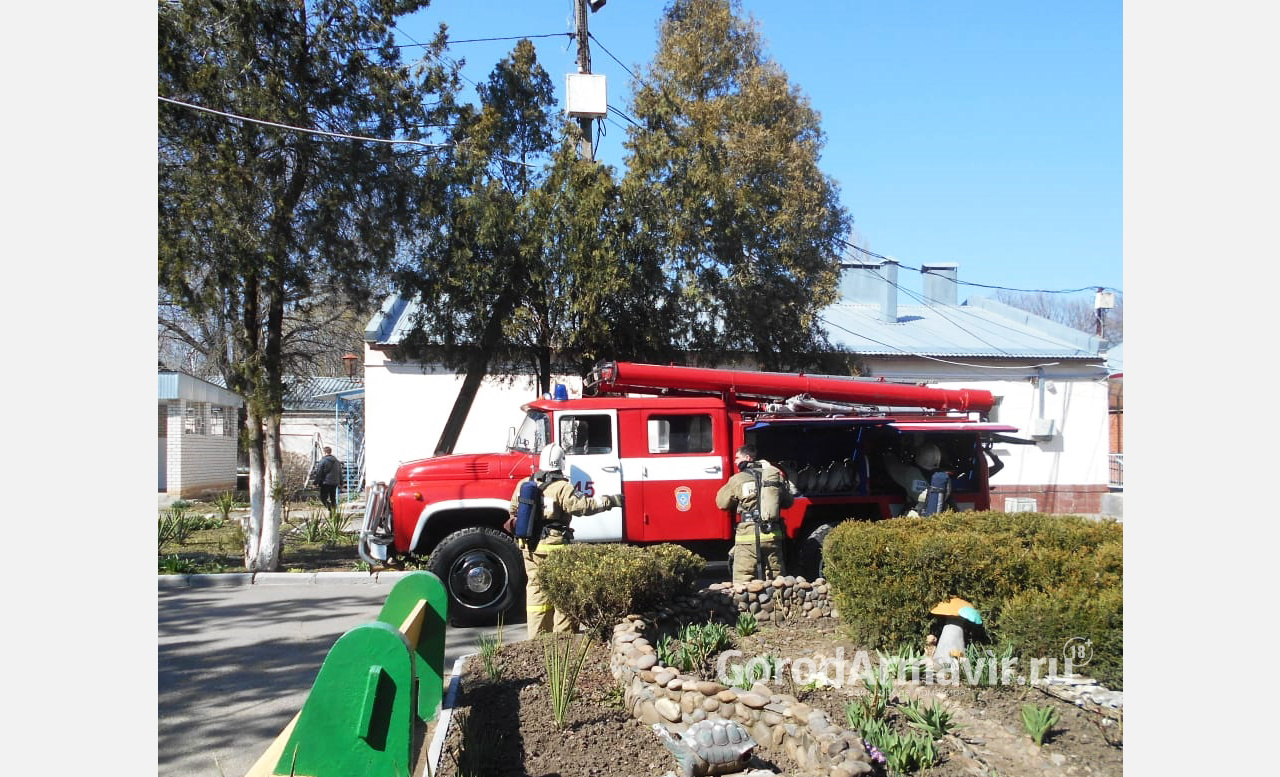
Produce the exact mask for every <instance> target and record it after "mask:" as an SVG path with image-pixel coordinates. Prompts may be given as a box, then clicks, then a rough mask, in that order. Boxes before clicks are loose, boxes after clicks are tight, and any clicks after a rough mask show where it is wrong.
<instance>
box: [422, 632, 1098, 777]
mask: <svg viewBox="0 0 1280 777" xmlns="http://www.w3.org/2000/svg"><path fill="white" fill-rule="evenodd" d="M840 648H843V649H844V654H845V656H846V657H847V658H849V659H852V657H853V656H854V655H855V654H856V653H857V651H858V647H857V646H855V645H852V644H850V643H849V642H848V641H847V640H846V639H845V638H843V637H842V636H841V634H840V632H839V627H838V622H835V621H832V620H831V619H816V620H810V621H803V622H795V623H785V624H779V625H765V626H764V627H763V628H761V629H760V631H758V632H756V633H755V634H752V635H750V636H747V637H741V636H739V637H737V638H736V649H738V650H741V651H742V653H743V654H744V655H743V657H742V658H741V659H739V660H742V661H745V660H746V659H747V658H749V657H751V656H755V655H766V654H768V655H773V656H776V657H786V658H790V659H792V660H793V661H794V660H795V659H798V658H804V657H807V658H809V659H811V660H814V661H815V662H818V661H820V660H821V659H822V658H835V657H836V656H837V654H838V651H839V649H840ZM872 655H874V653H872ZM493 666H494V672H495V674H496V678H495V677H491V676H489V675H488V673H486V670H485V662H484V661H483V657H482V656H480V655H477V656H473V657H472V658H470V659H468V660H467V663H466V667H465V670H464V672H463V677H462V678H461V690H460V693H459V695H458V698H457V700H456V702H455V709H454V718H453V725H451V727H450V730H449V732H448V735H447V737H446V739H445V746H444V755H443V757H442V759H441V761H442V762H441V764H440V768H439V770H438V771H437V772H436V774H439V775H442V776H443V777H450V776H451V775H452V776H455V777H457V776H458V775H462V774H466V773H472V774H488V775H550V774H558V775H560V776H561V777H599V776H601V775H654V777H657V776H658V775H662V774H664V773H666V772H670V771H676V770H678V766H677V764H676V761H675V758H674V757H673V756H672V755H671V753H670V752H669V751H667V749H666V748H665V747H664V746H663V745H662V744H661V742H660V741H659V740H658V738H657V736H655V735H654V733H653V731H652V730H651V728H650V726H648V725H646V724H644V723H641V722H639V721H637V720H635V719H634V718H632V717H631V715H630V714H629V713H628V711H627V710H626V709H625V706H624V705H625V701H624V694H623V691H622V689H621V687H620V686H619V685H618V683H617V681H615V680H614V678H613V676H612V675H611V674H610V671H609V651H608V649H607V648H606V646H604V645H599V644H593V645H592V646H591V649H590V652H589V653H588V656H587V661H586V664H585V666H584V668H583V673H582V676H581V677H580V679H579V682H578V694H577V697H576V699H575V701H574V703H573V705H572V706H571V707H570V709H569V713H568V717H567V725H566V727H565V728H564V729H563V730H557V729H556V727H555V721H554V717H553V714H552V706H551V697H550V693H549V690H548V688H547V684H546V682H545V677H546V669H545V667H544V661H543V646H542V644H541V641H521V642H515V643H510V644H507V645H504V646H502V648H501V649H500V650H499V651H498V653H497V655H496V657H495V659H494V664H493ZM771 689H772V690H773V692H774V693H777V694H789V695H791V696H794V697H795V698H796V699H797V700H798V701H799V702H801V703H803V704H804V705H807V706H808V707H810V708H812V709H814V710H821V711H823V712H825V713H826V715H827V717H828V718H829V719H830V721H831V722H832V724H834V725H837V726H844V725H846V724H845V707H846V706H847V705H848V704H849V702H850V701H852V700H853V699H854V698H855V697H857V696H859V695H861V694H862V693H865V691H864V690H863V689H862V688H861V687H852V686H850V685H845V686H843V687H801V686H797V685H795V684H794V683H793V682H792V681H789V680H787V679H785V678H784V679H783V680H781V681H774V682H772V683H771ZM895 695H896V696H897V697H898V698H899V699H901V700H905V699H906V698H909V697H910V698H921V699H922V700H923V701H924V703H925V704H926V705H928V704H930V703H931V702H933V701H937V702H939V703H941V704H943V705H944V706H945V708H946V709H947V710H948V711H950V712H951V713H952V716H953V720H954V724H953V728H954V729H955V733H954V734H950V735H948V736H946V737H944V738H943V739H942V740H940V741H939V743H938V750H939V754H940V756H941V758H940V761H939V763H938V764H937V765H935V766H933V767H932V768H930V769H929V770H928V772H927V773H928V774H929V775H931V777H961V775H966V776H968V775H993V776H994V775H997V774H999V775H1015V774H1017V775H1027V774H1037V775H1044V776H1045V777H1059V776H1061V777H1068V775H1072V776H1074V775H1114V776H1116V777H1118V775H1120V774H1121V773H1122V763H1123V750H1122V742H1121V731H1122V727H1121V725H1120V722H1119V720H1118V718H1119V716H1118V715H1107V714H1102V713H1099V712H1093V711H1087V710H1085V709H1082V708H1080V707H1077V706H1075V705H1072V704H1070V703H1067V702H1065V701H1062V700H1060V699H1057V698H1055V697H1052V696H1050V695H1048V694H1046V693H1045V692H1044V691H1042V690H1040V689H1038V688H1030V687H1026V686H1011V687H982V688H978V687H970V686H965V685H959V686H936V685H935V686H926V685H909V686H901V687H898V688H896V689H895ZM1026 704H1034V705H1037V706H1040V707H1052V708H1053V709H1054V710H1055V711H1056V712H1057V713H1058V718H1059V722H1058V723H1057V724H1056V725H1055V726H1054V727H1053V729H1052V730H1051V731H1050V733H1049V736H1048V737H1047V738H1046V741H1045V742H1044V744H1043V746H1041V747H1037V746H1036V745H1035V744H1034V743H1033V742H1032V740H1031V738H1030V737H1029V736H1028V734H1027V733H1026V732H1025V730H1024V729H1023V725H1022V718H1021V714H1022V708H1023V705H1026ZM890 717H891V718H892V714H891V716H890ZM897 722H898V723H899V724H900V723H901V721H897ZM465 735H469V738H464V736H465ZM755 756H756V757H755V760H754V761H753V762H752V763H751V764H750V765H749V768H754V769H768V770H770V771H774V772H777V773H781V774H793V775H794V774H800V773H803V770H804V767H802V766H801V765H800V764H798V763H796V762H795V761H794V760H793V759H792V758H790V757H789V756H788V754H787V753H786V752H785V751H784V750H783V749H781V748H771V747H768V746H763V745H762V746H760V747H757V749H756V751H755ZM469 758H475V759H477V760H475V761H469V760H468V759H469ZM455 760H461V761H462V763H463V764H464V767H466V768H464V769H462V770H461V771H460V770H459V769H458V768H457V765H456V763H455ZM821 773H823V774H825V773H826V772H825V771H823V772H821Z"/></svg>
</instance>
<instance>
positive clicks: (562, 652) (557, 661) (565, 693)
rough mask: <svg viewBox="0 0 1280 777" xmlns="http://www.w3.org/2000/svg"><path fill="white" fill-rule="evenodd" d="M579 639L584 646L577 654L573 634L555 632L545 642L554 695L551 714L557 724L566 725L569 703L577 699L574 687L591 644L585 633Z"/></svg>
mask: <svg viewBox="0 0 1280 777" xmlns="http://www.w3.org/2000/svg"><path fill="white" fill-rule="evenodd" d="M578 641H579V643H580V644H581V645H582V650H581V651H580V652H579V653H578V654H577V655H576V656H574V655H573V653H572V647H573V639H572V638H568V639H560V638H559V637H557V636H551V637H547V638H546V641H545V642H544V643H543V645H542V655H543V660H544V662H545V664H546V668H547V687H548V689H549V690H550V695H551V714H552V716H553V717H554V718H555V722H556V728H564V726H565V721H566V720H567V719H568V715H569V705H570V704H572V703H573V695H574V691H575V689H576V688H577V686H578V675H579V673H580V672H581V671H582V664H583V663H584V662H585V661H586V660H587V651H588V650H589V649H590V647H591V643H590V642H589V641H588V640H587V638H586V637H585V636H584V637H583V638H582V639H580V640H578ZM562 645H563V648H562V647H561V646H562Z"/></svg>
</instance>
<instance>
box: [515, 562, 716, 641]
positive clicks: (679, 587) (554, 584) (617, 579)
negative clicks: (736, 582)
mask: <svg viewBox="0 0 1280 777" xmlns="http://www.w3.org/2000/svg"><path fill="white" fill-rule="evenodd" d="M705 563H706V562H705V561H704V560H703V559H702V558H701V557H699V556H698V555H696V554H694V553H692V552H690V551H688V550H686V549H684V548H682V547H680V546H678V545H665V544H664V545H653V546H648V547H637V546H634V545H617V544H612V543H607V544H591V543H574V544H573V545H570V546H569V547H567V548H564V549H563V550H557V551H556V552H555V553H552V554H551V555H549V556H548V557H547V560H546V561H545V562H543V564H542V566H541V567H539V569H538V580H539V582H540V583H541V585H542V590H543V591H544V592H545V593H546V595H547V599H548V600H549V601H550V602H551V603H552V604H553V605H554V606H555V608H556V609H557V610H559V611H560V612H563V613H564V614H565V615H567V616H568V617H569V618H571V619H572V620H574V621H576V622H578V623H580V624H582V625H584V626H586V627H587V630H588V631H589V632H591V633H592V634H594V635H595V636H596V637H597V638H599V639H602V640H603V639H605V638H607V637H608V635H609V633H610V632H611V631H612V630H613V626H614V624H616V623H617V622H618V621H620V620H622V618H624V617H625V616H626V615H628V614H629V613H635V612H641V611H643V610H647V609H651V608H654V607H656V606H657V605H659V604H662V603H664V602H666V601H668V600H670V599H671V598H672V597H675V596H678V595H680V594H687V593H691V592H692V591H693V586H694V584H695V583H696V582H697V579H698V574H699V573H700V572H701V571H702V569H703V567H704V566H705Z"/></svg>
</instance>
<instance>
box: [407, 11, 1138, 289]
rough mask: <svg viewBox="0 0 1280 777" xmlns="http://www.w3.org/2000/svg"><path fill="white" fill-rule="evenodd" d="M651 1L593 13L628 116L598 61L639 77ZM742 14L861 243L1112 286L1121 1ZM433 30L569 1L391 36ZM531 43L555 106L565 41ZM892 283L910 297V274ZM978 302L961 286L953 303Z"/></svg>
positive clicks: (1022, 281)
mask: <svg viewBox="0 0 1280 777" xmlns="http://www.w3.org/2000/svg"><path fill="white" fill-rule="evenodd" d="M665 4H666V3H665V2H662V1H661V0H608V2H607V3H606V5H605V6H604V7H603V8H601V9H600V11H599V12H597V13H594V14H589V19H588V22H589V26H590V30H591V33H592V35H594V36H595V38H597V39H598V40H599V43H596V42H594V41H593V42H592V48H591V60H592V71H593V72H595V73H603V74H605V75H606V76H607V77H608V100H609V104H610V106H613V107H616V108H619V109H621V110H623V111H625V112H628V113H629V112H630V110H629V108H630V98H631V86H630V81H631V76H630V75H629V74H628V73H627V71H626V70H625V69H624V68H623V67H622V66H621V65H619V64H618V62H616V61H615V60H614V59H613V58H612V57H611V56H610V54H612V55H613V56H614V57H617V59H619V60H621V61H622V62H623V63H625V64H626V65H627V67H628V68H630V69H631V70H632V71H633V72H635V73H637V74H640V75H643V73H642V71H641V69H640V68H641V67H642V66H645V65H647V64H648V63H649V62H650V60H651V59H652V56H653V51H654V48H655V47H656V44H657V26H658V22H659V20H660V18H661V14H662V9H663V7H664V6H665ZM742 8H743V11H744V12H746V13H747V14H750V15H752V16H754V17H755V19H756V20H757V22H758V23H759V29H760V33H761V35H762V36H763V38H764V41H765V44H766V47H767V52H768V54H769V55H770V56H771V57H772V58H773V59H774V60H775V61H776V62H778V63H779V64H780V65H781V66H782V67H783V69H784V70H785V71H786V72H787V74H788V75H789V77H790V78H791V80H792V82H793V83H795V84H797V85H798V86H799V87H800V88H801V89H802V90H803V92H804V93H805V94H806V95H807V96H808V98H809V100H810V101H811V102H812V104H813V106H814V108H815V109H817V110H818V111H819V113H820V114H821V116H822V128H823V130H824V131H825V132H826V135H827V145H826V148H825V150H824V153H823V157H822V168H823V170H824V171H825V172H826V173H827V174H828V175H830V176H831V177H833V178H834V179H835V180H836V181H837V182H838V183H839V185H840V190H841V197H842V200H843V202H844V204H845V206H846V207H848V209H849V211H850V212H851V213H852V215H853V218H854V227H855V229H856V230H857V232H858V233H859V235H860V236H861V238H862V240H863V243H862V244H863V245H864V246H865V247H867V248H869V249H870V250H872V251H874V252H876V253H879V254H883V255H885V256H892V257H894V258H896V259H898V260H899V261H900V262H902V264H903V265H905V266H909V267H919V266H920V265H921V264H922V263H931V262H956V263H958V264H959V266H960V270H959V272H960V280H961V281H962V282H963V281H968V282H972V283H981V284H987V285H993V286H1006V287H1013V288H1019V289H1075V288H1080V287H1084V286H1107V287H1112V288H1116V289H1120V290H1121V291H1123V288H1124V287H1123V282H1122V243H1121V237H1122V212H1121V205H1122V201H1121V195H1122V187H1121V183H1122V97H1123V93H1122V86H1123V78H1122V65H1123V60H1122V40H1123V38H1122V3H1121V2H1119V0H1085V1H1084V2H1079V3H1059V4H1055V3H1035V2H1026V1H1025V0H1016V1H1008V0H982V2H970V3H957V2H954V0H913V1H912V2H885V1H884V0H876V1H875V2H868V1H867V0H831V1H825V0H818V1H815V2H808V3H792V2H783V0H744V1H743V3H742ZM440 22H444V23H446V24H447V25H448V27H449V31H450V38H451V39H452V40H457V41H462V40H467V39H474V38H490V37H505V36H520V35H527V36H530V37H532V36H535V35H547V34H553V33H557V34H558V33H566V32H569V31H571V30H572V29H573V5H572V2H571V0H491V1H490V2H477V1H476V0H434V2H432V4H431V7H430V8H429V9H427V10H426V11H424V12H419V13H418V14H416V15H414V16H413V17H410V18H408V19H407V20H405V22H404V23H403V24H401V25H399V26H400V29H401V30H402V31H403V32H404V33H405V35H406V36H407V38H405V42H408V40H409V39H412V40H416V41H425V40H427V39H428V38H429V37H430V34H431V32H432V31H433V30H434V29H435V27H436V25H437V24H439V23H440ZM534 43H535V44H536V45H537V47H538V57H539V60H540V62H541V63H542V66H543V67H544V68H545V69H546V71H547V72H548V74H550V76H551V78H552V81H553V82H554V83H555V85H556V89H557V92H558V94H559V95H560V96H561V97H562V96H563V90H564V76H565V74H566V73H570V72H574V71H575V69H576V64H575V63H576V46H575V45H573V44H571V43H570V41H569V39H568V38H567V37H563V36H561V37H555V38H535V39H534ZM514 45H515V41H512V40H508V41H497V42H485V43H461V42H460V43H457V44H455V45H453V46H451V52H450V53H451V55H452V56H454V57H455V58H459V59H462V60H464V61H465V63H466V66H465V68H464V70H463V74H464V76H465V77H466V78H467V79H469V80H470V81H471V82H480V81H483V80H484V79H485V78H486V77H487V76H488V74H489V72H490V71H491V70H492V68H493V65H494V64H495V63H496V62H497V61H498V60H499V59H501V58H502V57H503V56H505V55H506V54H507V53H509V52H510V50H511V48H512V47H513V46H514ZM606 50H607V53H606ZM406 57H407V58H412V57H413V50H412V49H409V50H407V51H406ZM468 89H469V90H470V86H468ZM472 94H474V92H473V91H472ZM626 126H627V123H626V121H625V120H624V119H621V118H619V117H617V116H615V115H611V116H610V118H609V120H607V121H606V123H605V131H606V133H607V134H606V136H605V137H604V138H603V139H602V140H601V143H600V148H599V150H598V152H597V157H598V158H599V159H600V160H601V161H603V162H605V163H607V164H611V165H613V166H615V167H616V168H617V169H618V170H619V171H621V170H622V169H623V167H624V164H625V162H624V159H625V149H624V148H623V146H622V142H623V140H624V138H625V136H626V130H625V128H626ZM900 279H901V280H902V281H903V283H904V285H905V286H906V287H907V288H908V289H916V290H918V289H919V283H918V278H917V273H913V272H903V273H902V274H901V275H900ZM992 293H993V292H991V291H988V290H984V289H979V288H975V287H966V286H962V287H961V291H960V296H961V299H964V298H966V297H968V296H975V295H990V294H992ZM1082 296H1087V297H1088V298H1089V299H1092V294H1087V295H1082Z"/></svg>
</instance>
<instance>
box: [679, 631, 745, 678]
mask: <svg viewBox="0 0 1280 777" xmlns="http://www.w3.org/2000/svg"><path fill="white" fill-rule="evenodd" d="M732 646H733V637H731V636H730V634H729V629H728V627H726V626H725V625H724V624H723V623H713V622H710V621H709V622H707V623H689V624H686V625H685V626H684V627H683V628H681V629H680V631H679V633H678V634H677V635H676V646H675V647H674V648H671V647H670V646H669V647H668V652H669V653H670V654H672V657H673V658H674V660H675V663H674V664H671V666H674V667H676V668H678V669H680V670H681V671H684V672H697V673H699V674H701V675H703V676H707V675H710V673H711V671H712V669H713V666H714V663H715V660H714V659H715V657H716V656H717V655H719V653H720V651H722V650H725V649H727V648H729V647H732Z"/></svg>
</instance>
